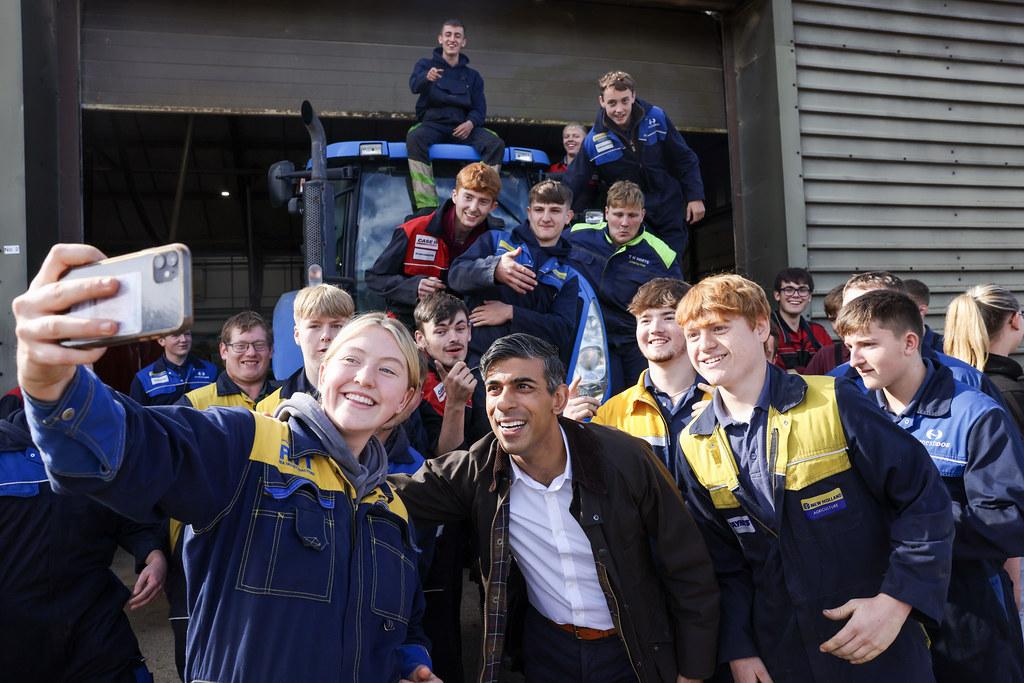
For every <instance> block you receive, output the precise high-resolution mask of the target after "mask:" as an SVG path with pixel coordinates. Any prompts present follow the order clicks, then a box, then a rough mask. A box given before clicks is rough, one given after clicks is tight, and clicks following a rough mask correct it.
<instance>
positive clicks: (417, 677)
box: [398, 664, 444, 683]
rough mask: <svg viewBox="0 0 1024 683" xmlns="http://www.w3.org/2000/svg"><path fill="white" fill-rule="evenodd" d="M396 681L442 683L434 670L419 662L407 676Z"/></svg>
mask: <svg viewBox="0 0 1024 683" xmlns="http://www.w3.org/2000/svg"><path fill="white" fill-rule="evenodd" d="M398 683H444V682H443V681H442V680H441V679H440V678H438V677H437V676H435V675H434V672H433V671H431V670H430V667H428V666H427V665H426V664H420V665H419V666H418V667H416V670H415V671H413V672H412V673H411V674H410V675H409V678H403V679H402V680H401V681H399V682H398Z"/></svg>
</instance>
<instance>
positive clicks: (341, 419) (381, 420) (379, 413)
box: [317, 326, 416, 452]
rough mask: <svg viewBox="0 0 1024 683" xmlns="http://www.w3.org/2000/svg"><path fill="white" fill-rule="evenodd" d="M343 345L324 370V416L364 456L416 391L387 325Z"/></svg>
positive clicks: (321, 383)
mask: <svg viewBox="0 0 1024 683" xmlns="http://www.w3.org/2000/svg"><path fill="white" fill-rule="evenodd" d="M338 341H339V346H338V348H337V349H336V350H334V352H333V353H332V354H331V355H330V357H329V358H328V359H327V360H326V361H325V362H324V364H323V365H321V366H320V374H319V379H318V381H317V386H318V387H319V389H320V396H321V404H322V405H323V408H324V412H326V413H327V415H328V417H330V419H331V422H333V423H334V425H335V426H336V427H337V428H338V431H340V432H341V434H342V436H344V437H345V439H346V441H347V442H348V443H349V446H350V447H353V450H354V451H356V452H359V451H361V450H362V444H365V442H366V441H367V440H368V439H369V438H370V436H372V435H373V433H374V432H376V431H377V429H379V428H380V427H381V426H382V425H384V424H385V423H387V422H388V420H390V419H391V418H393V417H394V416H395V414H396V413H398V412H400V411H401V410H402V409H403V408H404V407H405V406H406V404H407V403H408V401H409V400H411V399H412V395H413V394H414V393H415V391H416V390H415V389H413V388H410V387H409V369H408V366H407V365H406V362H405V360H404V357H403V355H402V351H401V349H400V348H399V346H398V343H397V342H396V341H395V338H394V337H393V336H392V335H391V333H390V332H388V331H387V330H386V329H384V328H383V327H379V326H369V327H366V328H365V329H363V330H362V331H361V332H360V333H358V334H356V335H355V336H353V337H352V338H350V339H346V340H344V341H342V340H338ZM356 446H358V447H356Z"/></svg>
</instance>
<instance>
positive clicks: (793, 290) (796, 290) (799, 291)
mask: <svg viewBox="0 0 1024 683" xmlns="http://www.w3.org/2000/svg"><path fill="white" fill-rule="evenodd" d="M779 291H780V292H782V293H783V294H785V295H786V296H810V295H811V288H810V287H808V286H807V285H802V286H800V287H783V288H782V289H780V290H779Z"/></svg>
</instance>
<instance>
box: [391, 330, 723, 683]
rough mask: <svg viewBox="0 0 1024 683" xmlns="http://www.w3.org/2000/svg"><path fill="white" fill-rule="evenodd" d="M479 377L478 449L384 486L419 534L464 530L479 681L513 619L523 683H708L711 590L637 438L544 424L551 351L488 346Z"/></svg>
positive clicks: (560, 401)
mask: <svg viewBox="0 0 1024 683" xmlns="http://www.w3.org/2000/svg"><path fill="white" fill-rule="evenodd" d="M480 370H481V373H482V375H483V377H484V383H485V390H486V396H487V415H488V418H489V420H490V423H491V429H492V434H490V435H488V436H487V437H485V438H483V439H481V440H480V441H478V442H477V443H476V444H474V445H473V447H472V448H470V450H468V451H454V452H452V453H449V454H447V455H444V456H441V457H439V458H436V459H434V460H428V461H427V462H426V463H425V464H424V466H423V467H422V468H421V469H420V470H419V472H417V473H416V474H415V475H413V476H412V477H408V476H396V477H394V478H392V479H391V481H392V483H393V484H394V485H395V486H396V487H397V488H398V490H399V492H400V495H401V498H402V500H403V501H404V502H405V504H406V506H407V507H408V509H409V512H410V514H411V515H412V516H413V517H414V518H416V519H417V520H418V521H422V522H430V523H445V522H451V521H455V520H459V519H470V520H471V521H472V523H473V525H474V526H475V527H476V529H477V534H478V537H479V546H480V566H481V575H482V577H483V582H484V590H485V600H484V634H483V668H482V671H481V674H480V680H481V681H496V680H497V678H498V667H499V664H500V662H501V658H502V653H503V649H504V644H505V636H506V633H507V631H508V635H509V640H510V641H512V640H515V638H513V635H514V634H513V633H511V628H509V629H507V628H506V627H507V626H511V624H512V623H517V621H518V620H516V619H513V618H512V614H511V613H512V612H513V611H516V606H517V605H520V606H524V607H525V610H526V614H525V627H524V628H523V641H522V643H523V660H524V665H525V673H526V678H527V680H529V681H531V683H534V682H536V681H559V682H564V681H587V682H588V683H604V682H608V683H612V682H615V683H618V682H619V681H637V680H639V681H643V682H645V683H647V682H651V683H654V682H658V683H684V682H686V681H694V680H701V679H704V678H707V677H709V676H711V674H712V673H713V672H714V668H715V653H716V651H717V650H716V644H717V643H716V640H717V633H718V616H719V615H718V586H717V584H716V583H715V578H714V572H713V569H712V566H711V560H710V558H709V556H708V553H707V549H706V548H705V546H704V542H703V540H702V538H701V535H700V532H699V531H698V529H697V527H696V525H695V524H694V522H693V519H692V518H691V517H690V514H689V512H687V510H686V508H685V507H684V505H683V502H682V500H681V498H680V496H679V493H678V491H677V489H676V487H675V484H674V483H673V481H672V479H671V477H670V476H669V474H668V472H667V470H665V467H664V465H662V464H661V462H660V461H658V459H657V458H655V457H654V456H653V454H652V453H651V450H650V447H649V446H648V445H647V444H646V443H644V442H643V441H641V440H640V439H636V438H634V437H631V436H629V435H627V434H624V433H623V432H619V431H616V430H613V429H608V428H605V427H600V426H597V425H588V424H580V423H577V422H573V421H571V420H564V419H560V418H559V414H560V413H561V412H562V409H563V408H564V407H565V404H566V401H567V400H568V388H567V387H566V385H565V383H564V381H563V378H564V377H565V370H564V368H563V367H562V364H561V361H559V359H558V351H557V349H555V348H554V347H552V346H551V345H550V344H548V343H546V342H544V341H542V340H540V339H537V338H536V337H532V336H530V335H526V334H513V335H509V336H507V337H502V338H500V339H498V340H497V341H495V343H494V344H493V345H492V346H491V348H490V349H489V350H488V351H487V352H486V353H485V354H484V356H483V358H481V361H480ZM524 584H525V586H524ZM524 587H525V589H526V590H525V594H524V592H523V590H522V589H523V588H524ZM523 598H525V599H523Z"/></svg>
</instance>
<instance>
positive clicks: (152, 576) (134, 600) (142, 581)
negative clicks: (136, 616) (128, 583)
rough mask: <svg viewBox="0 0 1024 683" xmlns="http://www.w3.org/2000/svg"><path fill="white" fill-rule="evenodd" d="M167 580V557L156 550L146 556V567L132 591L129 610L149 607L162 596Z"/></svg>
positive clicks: (140, 573)
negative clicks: (157, 597)
mask: <svg viewBox="0 0 1024 683" xmlns="http://www.w3.org/2000/svg"><path fill="white" fill-rule="evenodd" d="M166 579H167V557H166V556H165V555H164V553H163V551H161V550H154V551H152V552H150V553H149V555H147V556H146V566H145V567H144V568H143V569H142V571H141V572H139V580H138V581H136V582H135V587H134V588H133V589H132V597H131V598H130V599H129V600H128V605H127V607H128V609H130V610H136V609H138V608H140V607H143V606H145V605H148V604H149V603H151V602H153V600H155V599H156V596H158V595H160V591H161V590H162V589H163V587H164V581H165V580H166Z"/></svg>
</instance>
